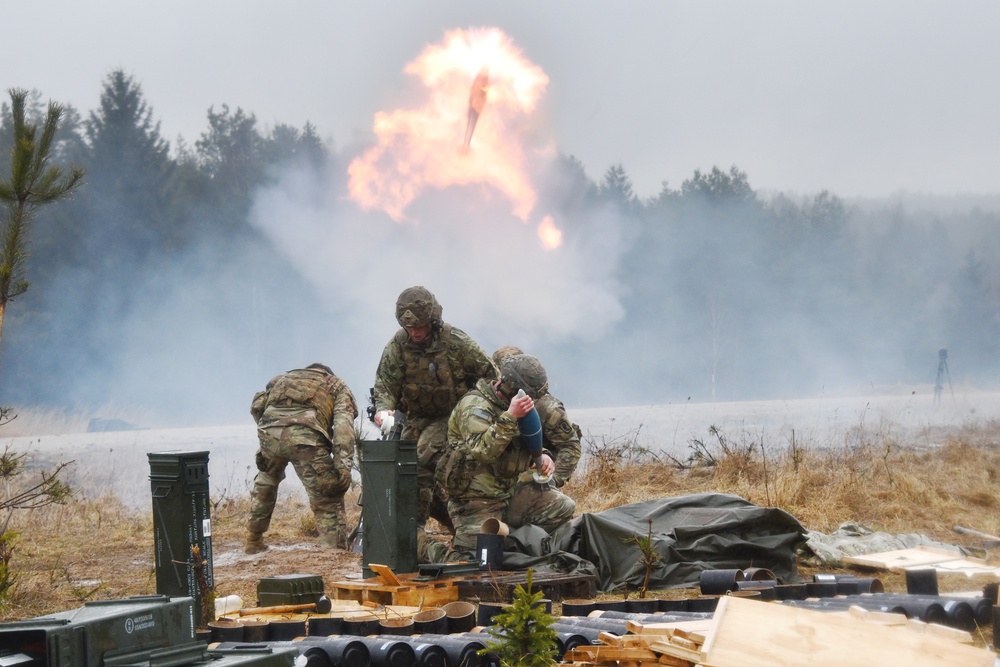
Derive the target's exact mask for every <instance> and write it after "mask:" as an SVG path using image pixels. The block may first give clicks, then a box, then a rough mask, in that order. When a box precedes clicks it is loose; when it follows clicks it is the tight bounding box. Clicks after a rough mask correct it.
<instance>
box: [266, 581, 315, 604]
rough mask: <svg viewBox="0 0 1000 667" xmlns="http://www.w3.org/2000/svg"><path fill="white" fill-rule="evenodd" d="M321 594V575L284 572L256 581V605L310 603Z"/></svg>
mask: <svg viewBox="0 0 1000 667" xmlns="http://www.w3.org/2000/svg"><path fill="white" fill-rule="evenodd" d="M321 595H323V577H322V576H320V575H318V574H284V575H280V576H277V577H267V578H265V579H261V580H260V581H258V582H257V606H258V607H273V606H275V605H279V604H311V603H313V602H316V601H317V600H319V598H320V596H321Z"/></svg>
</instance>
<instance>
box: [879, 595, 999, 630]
mask: <svg viewBox="0 0 1000 667" xmlns="http://www.w3.org/2000/svg"><path fill="white" fill-rule="evenodd" d="M872 597H875V598H883V599H887V600H892V601H893V602H894V603H895V604H901V605H902V604H905V605H932V604H937V605H940V606H941V607H942V608H943V609H944V613H945V617H946V618H945V620H944V621H941V622H940V623H941V624H942V625H947V626H949V627H952V628H958V629H959V630H966V631H969V632H971V631H972V630H975V629H976V624H977V623H978V622H979V618H978V617H977V615H976V613H977V608H976V607H973V605H972V602H971V598H970V599H968V600H967V599H965V598H959V597H950V596H941V595H910V594H903V593H899V594H891V593H889V594H881V595H875V596H872ZM980 599H981V598H980ZM921 620H923V619H921Z"/></svg>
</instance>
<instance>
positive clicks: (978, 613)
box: [884, 593, 993, 625]
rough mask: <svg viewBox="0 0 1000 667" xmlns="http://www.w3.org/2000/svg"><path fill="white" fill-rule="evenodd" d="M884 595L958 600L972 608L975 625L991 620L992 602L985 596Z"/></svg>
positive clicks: (901, 597) (942, 600)
mask: <svg viewBox="0 0 1000 667" xmlns="http://www.w3.org/2000/svg"><path fill="white" fill-rule="evenodd" d="M884 595H885V597H892V598H897V599H904V598H923V599H927V600H934V601H937V602H941V603H942V604H944V603H945V602H959V603H965V604H968V605H969V606H970V607H971V608H972V615H973V618H975V621H976V624H977V625H990V624H991V623H992V622H993V612H992V607H993V603H992V602H991V601H990V600H989V599H988V598H985V597H973V598H966V597H959V596H957V595H914V594H911V593H885V594H884Z"/></svg>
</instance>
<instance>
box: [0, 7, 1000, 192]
mask: <svg viewBox="0 0 1000 667" xmlns="http://www.w3.org/2000/svg"><path fill="white" fill-rule="evenodd" d="M3 22H4V26H5V27H4V30H3V36H2V38H0V62H3V63H4V64H5V65H4V70H5V71H4V74H3V76H2V77H0V80H2V81H0V82H2V83H3V85H4V88H5V89H6V88H10V87H13V86H17V87H25V88H30V89H38V90H40V91H41V92H42V93H43V95H44V98H45V99H55V100H58V101H61V102H68V103H71V104H73V105H74V106H76V107H77V109H78V110H80V111H81V112H82V113H86V112H88V111H90V110H92V109H94V108H96V107H97V104H98V99H99V93H100V89H101V84H102V81H103V79H104V77H105V76H106V75H107V74H108V73H109V72H110V71H112V70H113V69H116V68H121V69H124V70H125V71H126V72H127V73H129V74H131V75H133V76H134V77H135V79H136V80H137V81H138V82H139V83H140V84H141V86H142V88H143V91H144V93H145V95H146V97H147V100H148V102H149V104H150V106H151V107H152V109H153V111H154V114H155V117H156V119H157V120H159V121H160V122H161V132H162V134H163V136H164V137H165V138H167V139H168V140H170V141H171V142H174V141H175V140H176V138H177V137H178V136H183V137H184V139H185V140H186V141H187V143H188V144H189V145H191V144H193V143H194V141H195V140H197V139H198V137H199V135H200V134H201V133H202V132H203V131H204V130H205V129H206V127H207V123H206V113H207V110H208V108H209V107H211V106H213V105H214V106H215V107H216V108H219V106H220V105H222V104H228V105H229V106H230V108H233V109H235V108H236V107H242V108H243V109H244V110H245V111H248V112H252V113H254V114H256V116H257V118H258V120H259V121H260V123H261V124H263V125H265V126H268V125H273V124H274V123H277V122H281V123H288V124H292V125H295V126H299V127H301V126H302V125H303V124H304V123H305V122H306V121H310V122H312V123H313V124H314V125H315V126H317V128H318V129H319V130H320V132H321V134H322V135H323V136H324V137H326V138H329V139H331V140H332V141H333V142H334V145H335V146H336V147H337V148H338V149H340V148H345V147H352V146H355V145H360V144H363V143H364V142H367V141H368V140H369V139H370V136H371V128H372V119H373V116H374V114H375V113H376V112H377V111H380V110H388V109H393V108H397V107H399V106H401V105H405V104H406V103H407V99H406V97H407V91H409V90H412V88H413V83H414V82H413V81H412V79H413V77H411V76H408V75H406V74H404V73H403V68H404V67H405V66H406V64H407V63H408V62H410V61H412V60H413V59H414V58H416V57H417V56H418V55H419V54H420V52H421V51H422V50H423V49H424V47H425V46H427V45H429V44H433V43H435V42H438V41H440V40H441V38H442V37H443V36H444V34H445V32H446V31H448V30H451V29H454V28H471V27H489V26H496V27H498V28H500V29H501V30H503V31H504V32H505V33H506V34H507V35H508V36H510V37H511V38H512V40H513V41H514V43H515V45H517V46H519V47H520V48H521V49H522V51H523V53H524V56H525V57H526V58H527V59H528V60H530V61H531V62H533V63H535V64H536V65H538V66H539V67H541V68H542V70H544V72H545V73H546V74H547V75H548V77H549V85H548V87H547V89H546V91H545V93H544V95H543V98H542V100H541V103H540V106H539V109H538V111H537V112H536V113H537V114H538V118H537V120H538V122H539V124H540V126H541V128H542V131H543V132H547V133H549V134H550V135H551V138H552V141H553V142H554V143H555V145H556V147H557V148H558V149H559V150H560V151H561V152H563V153H565V154H569V155H573V156H576V157H577V158H579V159H580V161H581V162H582V163H583V164H584V166H585V167H586V169H587V171H588V173H589V174H590V176H591V177H592V178H595V179H597V178H600V177H601V175H602V174H603V173H604V171H605V170H606V169H607V168H608V167H609V166H611V165H612V164H615V163H621V164H622V165H623V166H624V167H625V169H626V171H627V172H628V174H629V175H630V176H631V178H632V180H633V183H634V185H635V189H636V192H637V194H639V195H640V196H641V197H649V196H653V195H655V194H656V193H657V192H658V191H659V190H660V187H661V183H662V182H663V181H664V180H666V181H668V182H669V184H670V186H671V187H674V188H676V187H679V186H680V184H681V182H682V181H683V180H684V179H685V178H688V177H689V176H690V175H691V174H692V172H693V171H694V170H695V169H702V170H707V169H710V168H711V167H712V166H713V165H717V166H720V167H723V168H728V167H729V166H730V165H733V164H735V165H737V166H738V167H739V168H741V169H743V170H745V171H746V172H747V173H748V174H749V176H750V182H751V185H752V186H753V187H754V188H755V189H757V190H764V191H775V190H780V191H785V192H789V193H799V194H810V193H815V192H818V191H820V190H823V189H828V190H831V191H833V192H834V193H836V194H838V195H840V196H843V197H855V196H885V195H892V194H896V193H899V192H902V191H905V192H910V193H927V194H954V193H980V194H981V193H995V192H997V190H998V189H1000V121H998V120H997V119H998V117H1000V39H997V29H998V27H1000V2H997V1H996V0H972V1H958V2H945V1H940V2H924V1H919V0H879V1H878V2H868V1H865V2H853V1H847V2H845V1H840V2H826V3H819V2H802V1H801V0H788V1H780V2H779V1H755V2H744V1H739V0H720V1H716V2H712V1H699V2H683V3H682V2H667V1H664V0H659V1H656V2H581V1H578V0H557V1H554V0H547V1H546V2H521V1H511V0H506V1H504V2H485V1H479V2H470V1H468V0H465V1H461V2H460V1H457V0H454V1H451V0H449V1H436V2H356V3H346V2H330V1H328V0H285V1H284V2H281V3H277V2H264V1H263V0H256V1H255V0H171V2H162V3H153V2H136V1H135V0H101V2H100V3H97V2H81V1H80V0H35V2H32V3H4V5H3Z"/></svg>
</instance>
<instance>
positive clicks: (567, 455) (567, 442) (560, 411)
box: [493, 345, 583, 489]
mask: <svg viewBox="0 0 1000 667" xmlns="http://www.w3.org/2000/svg"><path fill="white" fill-rule="evenodd" d="M515 354H524V352H523V351H522V350H521V348H519V347H514V346H513V345H505V346H504V347H501V348H499V349H498V350H497V351H496V352H494V353H493V363H494V364H495V365H496V367H497V368H500V365H501V363H502V362H503V360H504V358H505V357H508V356H511V355H515ZM543 371H544V369H543ZM546 377H547V376H546ZM538 394H539V395H538V398H536V399H535V409H536V410H538V417H539V418H540V419H541V421H542V442H543V445H544V447H545V449H546V450H548V451H550V452H552V453H553V454H554V456H555V464H556V471H555V473H554V474H553V475H552V482H553V483H554V484H555V485H556V488H557V489H558V488H562V487H563V486H564V485H565V484H566V482H568V481H569V480H570V478H571V477H572V476H573V473H574V472H576V466H577V464H578V463H579V462H580V455H581V454H582V452H583V450H582V448H581V446H580V438H582V437H583V433H582V432H581V431H580V427H579V426H577V425H576V424H574V423H573V422H571V421H570V420H569V416H568V415H567V414H566V407H565V406H564V405H563V402H562V401H560V400H559V399H558V398H556V397H555V396H553V395H552V394H550V393H549V385H548V382H547V381H546V382H545V383H544V384H543V385H542V387H541V388H540V389H539V390H538ZM521 481H522V482H530V481H531V473H525V474H524V475H521Z"/></svg>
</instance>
